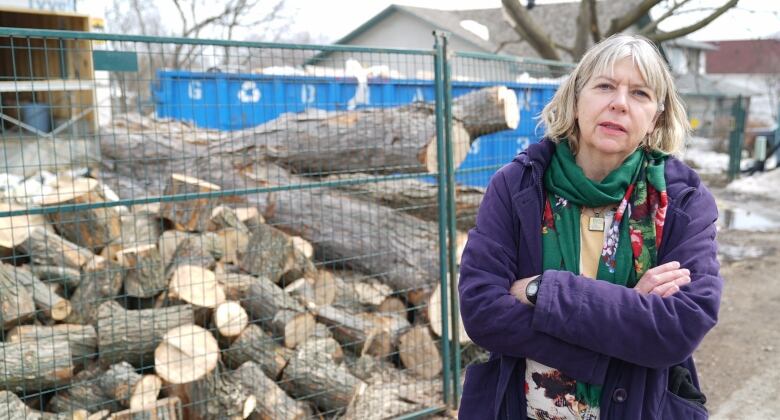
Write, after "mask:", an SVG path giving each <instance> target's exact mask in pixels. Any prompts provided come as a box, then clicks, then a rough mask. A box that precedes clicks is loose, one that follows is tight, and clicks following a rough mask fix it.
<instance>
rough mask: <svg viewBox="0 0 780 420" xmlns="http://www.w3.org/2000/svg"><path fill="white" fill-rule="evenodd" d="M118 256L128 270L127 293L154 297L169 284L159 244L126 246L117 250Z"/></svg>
mask: <svg viewBox="0 0 780 420" xmlns="http://www.w3.org/2000/svg"><path fill="white" fill-rule="evenodd" d="M116 258H117V261H119V264H120V265H122V267H124V268H125V270H126V271H125V293H127V294H128V295H129V296H135V297H141V298H147V297H153V296H155V295H157V294H158V293H160V292H161V291H163V290H164V289H165V287H166V286H167V282H166V279H165V271H164V269H163V268H164V267H163V265H162V258H161V257H160V253H159V252H158V251H157V244H155V243H152V244H147V245H139V246H135V247H130V248H125V249H123V250H121V251H119V252H117V254H116Z"/></svg>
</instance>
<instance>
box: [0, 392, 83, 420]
mask: <svg viewBox="0 0 780 420" xmlns="http://www.w3.org/2000/svg"><path fill="white" fill-rule="evenodd" d="M88 416H89V413H88V412H87V411H86V410H75V411H71V412H67V413H47V412H42V411H38V410H33V409H32V408H30V407H29V406H27V405H26V404H25V403H24V402H22V400H21V399H20V398H19V397H18V396H17V395H16V394H14V393H13V392H8V391H0V419H3V420H87V418H88Z"/></svg>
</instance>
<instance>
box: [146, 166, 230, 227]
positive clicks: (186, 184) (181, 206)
mask: <svg viewBox="0 0 780 420" xmlns="http://www.w3.org/2000/svg"><path fill="white" fill-rule="evenodd" d="M219 190H220V187H219V185H214V184H212V183H210V182H207V181H204V180H202V179H198V178H195V177H192V176H187V175H184V174H180V173H173V174H171V176H170V178H168V181H167V185H166V187H165V191H164V193H163V194H164V195H165V196H171V195H177V194H197V193H211V192H218V191H219ZM218 205H219V199H218V198H216V197H206V198H195V199H191V200H185V201H166V202H164V203H162V204H161V205H160V216H161V217H164V218H166V219H168V220H170V221H172V222H173V224H174V226H176V229H178V230H183V231H189V232H203V231H205V230H206V229H207V227H208V224H209V219H210V218H211V212H212V211H213V210H214V209H215V208H216V207H217V206H218Z"/></svg>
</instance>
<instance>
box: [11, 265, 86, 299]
mask: <svg viewBox="0 0 780 420" xmlns="http://www.w3.org/2000/svg"><path fill="white" fill-rule="evenodd" d="M24 267H25V268H27V269H28V270H30V272H32V273H33V275H34V276H36V277H38V278H39V279H41V280H43V281H45V282H47V283H56V284H59V285H61V286H62V287H63V289H64V291H65V293H72V292H73V290H76V287H78V285H79V283H80V282H81V271H80V270H79V269H76V268H70V267H62V266H56V265H26V266H24Z"/></svg>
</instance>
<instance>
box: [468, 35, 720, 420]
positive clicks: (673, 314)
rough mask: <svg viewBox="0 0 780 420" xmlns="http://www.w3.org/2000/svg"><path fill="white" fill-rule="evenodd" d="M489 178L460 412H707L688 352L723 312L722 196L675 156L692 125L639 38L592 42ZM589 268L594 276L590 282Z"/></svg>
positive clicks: (474, 234) (471, 259) (632, 419)
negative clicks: (471, 348)
mask: <svg viewBox="0 0 780 420" xmlns="http://www.w3.org/2000/svg"><path fill="white" fill-rule="evenodd" d="M542 120H543V121H544V123H545V127H546V139H545V140H543V141H541V142H540V143H538V144H534V145H532V146H530V147H529V148H528V149H527V150H526V151H525V152H523V153H521V154H519V155H518V156H517V157H516V158H515V159H514V160H513V162H511V163H510V164H508V165H506V166H504V167H503V168H501V169H500V170H499V171H498V172H497V173H496V174H495V175H494V176H493V178H492V179H491V181H490V186H489V187H488V189H487V192H486V193H485V197H484V199H483V202H482V204H481V206H480V209H479V214H478V216H477V224H476V227H475V228H474V229H472V230H471V232H470V233H469V240H468V243H467V245H466V248H465V250H464V253H463V257H462V260H461V277H460V286H459V290H460V302H461V303H460V305H461V313H462V317H463V322H464V325H465V327H466V331H467V332H468V334H469V337H471V338H472V339H473V341H474V342H475V343H477V344H478V345H480V346H482V347H484V348H485V349H487V350H489V351H490V352H491V359H490V361H488V362H487V363H484V364H481V365H475V366H471V367H469V369H468V370H467V372H466V380H465V383H464V387H463V397H462V400H461V407H460V417H459V418H460V419H462V420H463V419H492V418H501V419H525V418H531V419H537V420H542V419H587V420H595V419H603V420H608V419H615V420H638V419H663V420H670V419H686V420H688V419H706V418H707V412H706V409H705V408H704V402H705V401H706V399H705V398H704V395H703V394H702V393H701V392H700V391H699V383H698V379H697V377H696V370H695V368H694V364H693V359H692V358H691V354H692V353H693V351H694V350H695V349H696V347H697V346H698V344H699V343H700V342H701V340H702V338H703V337H704V335H705V334H706V333H707V331H709V330H710V329H711V328H712V327H713V326H714V325H715V323H716V321H717V313H718V306H719V302H720V293H721V288H722V279H721V277H720V274H719V265H718V262H717V258H716V254H717V252H716V243H715V232H716V229H715V221H716V218H717V215H718V211H717V208H716V206H715V201H714V199H713V197H712V195H711V194H710V192H709V191H708V190H707V188H706V187H705V186H704V185H702V184H701V182H700V180H699V178H698V176H697V175H696V174H695V173H694V172H693V171H692V170H691V169H690V168H688V167H687V166H685V164H683V163H682V162H680V161H679V160H677V159H675V158H674V157H672V156H670V153H673V152H675V151H676V150H677V149H678V148H679V147H680V146H681V145H682V143H683V141H684V139H685V136H686V135H687V134H688V130H689V126H688V122H687V117H686V114H685V110H684V109H683V106H682V104H681V102H680V99H679V97H678V96H677V93H676V92H675V87H674V82H673V80H672V77H671V75H670V74H669V71H668V69H667V67H666V65H665V63H664V61H663V59H662V58H661V56H660V54H659V53H658V51H657V50H656V49H655V47H654V46H653V45H652V44H651V43H650V42H648V41H647V40H645V39H644V38H641V37H637V36H630V35H617V36H613V37H611V38H609V39H607V40H605V41H603V42H601V43H600V44H598V45H596V46H594V47H593V48H592V49H591V50H590V51H589V52H588V53H587V54H586V55H585V56H584V57H583V58H582V60H581V61H580V63H579V64H578V65H577V67H576V68H575V70H574V72H573V73H572V74H571V75H570V77H569V78H568V79H567V81H566V82H565V83H564V84H563V85H562V86H561V87H560V89H559V90H558V92H557V93H556V95H555V97H554V98H553V99H552V101H551V102H550V104H548V105H547V106H546V107H545V109H544V110H543V112H542ZM594 279H597V280H594Z"/></svg>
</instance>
